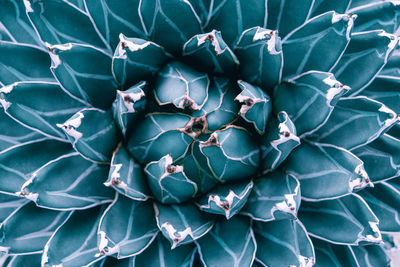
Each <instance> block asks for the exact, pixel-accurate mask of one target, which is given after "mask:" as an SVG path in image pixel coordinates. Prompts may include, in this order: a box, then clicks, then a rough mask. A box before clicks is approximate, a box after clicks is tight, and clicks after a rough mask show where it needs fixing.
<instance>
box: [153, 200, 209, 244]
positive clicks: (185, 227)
mask: <svg viewBox="0 0 400 267" xmlns="http://www.w3.org/2000/svg"><path fill="white" fill-rule="evenodd" d="M154 211H155V215H156V220H157V226H158V228H159V229H160V231H161V232H162V234H163V235H164V237H165V238H166V239H167V240H168V241H169V242H170V244H171V249H174V248H176V247H178V246H181V245H185V244H189V243H192V242H193V241H194V240H197V239H199V238H201V237H202V236H204V235H205V234H207V233H208V232H209V231H210V230H211V229H212V228H213V226H214V220H212V217H211V216H210V215H209V214H207V213H203V212H201V211H199V210H198V209H197V207H196V206H195V205H194V204H191V203H184V204H180V205H162V204H159V203H157V202H155V203H154Z"/></svg>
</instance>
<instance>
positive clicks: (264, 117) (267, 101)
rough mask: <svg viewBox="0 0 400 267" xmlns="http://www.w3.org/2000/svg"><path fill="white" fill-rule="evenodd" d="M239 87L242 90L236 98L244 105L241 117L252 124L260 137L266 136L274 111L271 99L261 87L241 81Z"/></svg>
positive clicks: (240, 111)
mask: <svg viewBox="0 0 400 267" xmlns="http://www.w3.org/2000/svg"><path fill="white" fill-rule="evenodd" d="M238 85H239V87H240V89H241V90H242V92H241V93H240V94H239V95H238V96H236V98H235V100H236V101H239V102H240V103H241V104H242V106H241V107H240V110H239V115H240V116H241V117H242V118H243V119H244V120H245V121H247V122H249V123H252V124H253V125H254V128H255V129H256V131H257V132H258V133H259V134H260V135H262V134H264V133H265V128H266V127H267V122H268V120H269V117H270V115H271V110H272V104H271V98H270V97H269V96H268V95H267V94H266V93H265V92H264V91H263V90H262V89H261V88H260V87H257V86H254V85H251V84H250V83H247V82H245V81H241V80H239V81H238Z"/></svg>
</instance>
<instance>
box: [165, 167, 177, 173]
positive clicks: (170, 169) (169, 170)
mask: <svg viewBox="0 0 400 267" xmlns="http://www.w3.org/2000/svg"><path fill="white" fill-rule="evenodd" d="M175 171H176V167H175V166H172V165H168V166H167V172H168V173H174V172H175Z"/></svg>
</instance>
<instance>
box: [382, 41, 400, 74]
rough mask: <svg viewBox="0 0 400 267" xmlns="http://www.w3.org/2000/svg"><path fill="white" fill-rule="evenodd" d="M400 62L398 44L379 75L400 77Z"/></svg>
mask: <svg viewBox="0 0 400 267" xmlns="http://www.w3.org/2000/svg"><path fill="white" fill-rule="evenodd" d="M399 64H400V47H399V46H397V48H396V49H394V50H393V52H392V54H391V55H390V57H389V59H388V61H387V62H386V65H385V66H384V67H383V69H382V70H381V72H379V75H378V76H381V75H382V76H395V77H398V76H399V74H400V70H399Z"/></svg>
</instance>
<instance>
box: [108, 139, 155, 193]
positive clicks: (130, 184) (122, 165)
mask: <svg viewBox="0 0 400 267" xmlns="http://www.w3.org/2000/svg"><path fill="white" fill-rule="evenodd" d="M104 185H106V186H112V187H113V188H114V189H115V190H116V191H118V193H120V194H122V195H125V196H126V197H129V198H132V199H134V200H138V201H145V200H147V199H148V198H149V195H150V190H149V188H148V185H147V184H146V177H145V175H144V173H143V171H142V167H141V166H140V165H139V164H138V163H137V162H136V161H135V160H134V158H132V156H131V155H129V153H128V151H127V150H126V148H125V147H124V146H123V145H122V143H120V144H118V147H117V149H116V150H115V151H114V153H113V157H112V159H111V167H110V171H109V174H108V179H107V181H106V182H105V183H104Z"/></svg>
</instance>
